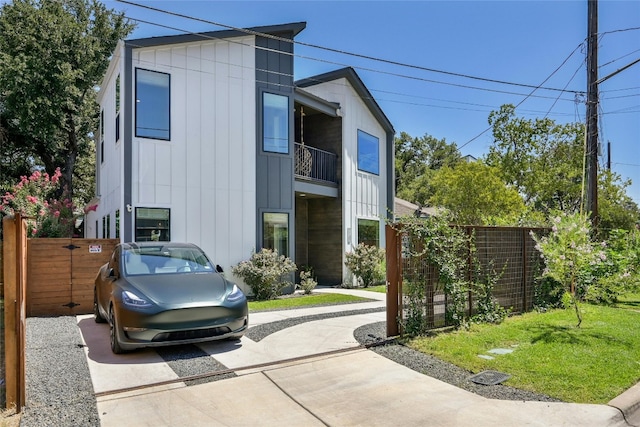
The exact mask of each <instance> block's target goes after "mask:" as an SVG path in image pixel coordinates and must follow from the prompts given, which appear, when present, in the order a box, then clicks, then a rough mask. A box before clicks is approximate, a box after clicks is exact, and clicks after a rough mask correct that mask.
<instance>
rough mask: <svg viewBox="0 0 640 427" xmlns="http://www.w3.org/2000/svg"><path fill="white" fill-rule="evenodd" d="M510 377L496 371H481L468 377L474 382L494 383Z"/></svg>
mask: <svg viewBox="0 0 640 427" xmlns="http://www.w3.org/2000/svg"><path fill="white" fill-rule="evenodd" d="M509 378H511V375H509V374H503V373H502V372H497V371H483V372H480V373H479V374H476V375H474V376H472V377H470V378H469V380H471V381H473V382H474V383H476V384H482V385H496V384H500V383H501V382H503V381H506V380H508V379H509Z"/></svg>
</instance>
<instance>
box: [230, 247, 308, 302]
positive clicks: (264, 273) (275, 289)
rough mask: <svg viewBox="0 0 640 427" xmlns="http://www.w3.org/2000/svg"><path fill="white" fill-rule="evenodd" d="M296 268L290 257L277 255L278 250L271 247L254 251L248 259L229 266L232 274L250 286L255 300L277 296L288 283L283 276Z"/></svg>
mask: <svg viewBox="0 0 640 427" xmlns="http://www.w3.org/2000/svg"><path fill="white" fill-rule="evenodd" d="M296 270H297V267H296V265H295V263H294V262H293V261H291V259H289V258H288V257H286V256H284V255H278V251H276V250H271V249H262V250H260V252H254V253H253V254H252V255H251V258H250V259H249V260H248V261H242V262H240V263H239V264H237V265H234V266H233V267H231V271H232V272H233V274H235V275H236V276H238V277H240V278H242V280H244V282H245V283H246V284H247V285H249V286H251V290H252V291H253V295H254V297H255V299H257V300H269V299H274V298H276V297H277V296H279V295H280V294H281V292H282V289H283V288H285V287H286V286H288V285H290V282H288V281H287V280H286V279H285V276H287V275H289V274H291V273H293V272H294V271H296Z"/></svg>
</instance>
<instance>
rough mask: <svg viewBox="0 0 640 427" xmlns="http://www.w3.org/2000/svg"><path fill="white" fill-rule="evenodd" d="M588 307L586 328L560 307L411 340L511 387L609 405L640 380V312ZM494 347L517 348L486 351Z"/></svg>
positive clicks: (423, 349) (584, 307) (413, 344)
mask: <svg viewBox="0 0 640 427" xmlns="http://www.w3.org/2000/svg"><path fill="white" fill-rule="evenodd" d="M635 301H636V302H637V301H638V299H635ZM581 309H582V311H583V319H584V320H583V322H582V326H581V327H580V328H576V326H575V325H576V324H577V320H576V315H575V311H574V310H573V309H568V310H552V311H549V312H547V313H536V312H533V313H527V314H524V315H521V316H514V317H511V318H508V319H506V320H505V322H503V323H502V324H500V325H487V324H483V325H473V326H472V327H471V328H470V330H468V331H464V330H460V331H455V332H452V333H441V334H437V335H435V336H431V337H419V338H415V339H412V340H410V341H409V342H408V345H409V346H410V347H412V348H414V349H416V350H419V351H421V352H424V353H428V354H432V355H434V356H436V357H438V358H440V359H442V360H445V361H448V362H450V363H453V364H456V365H458V366H460V367H463V368H465V369H468V370H470V371H472V372H473V373H478V372H481V371H484V370H495V371H500V372H504V373H508V374H510V375H511V378H510V379H509V380H508V381H507V382H505V384H506V385H510V386H513V387H517V388H520V389H525V390H531V391H534V392H537V393H543V394H546V395H549V396H552V397H555V398H558V399H561V400H563V401H565V402H578V403H598V404H603V403H607V402H608V401H610V400H611V399H613V398H614V397H616V396H618V395H619V394H620V393H622V392H623V391H625V390H626V389H628V388H629V387H631V386H633V385H634V384H635V383H636V382H638V380H639V379H640V328H638V322H639V321H640V313H639V312H636V311H633V310H625V309H620V308H613V307H602V306H593V305H587V304H582V305H581ZM494 348H506V349H511V350H513V352H512V353H510V354H504V355H492V356H493V357H494V359H493V360H486V359H483V358H480V357H478V356H479V355H488V354H489V353H487V352H488V351H489V350H491V349H494Z"/></svg>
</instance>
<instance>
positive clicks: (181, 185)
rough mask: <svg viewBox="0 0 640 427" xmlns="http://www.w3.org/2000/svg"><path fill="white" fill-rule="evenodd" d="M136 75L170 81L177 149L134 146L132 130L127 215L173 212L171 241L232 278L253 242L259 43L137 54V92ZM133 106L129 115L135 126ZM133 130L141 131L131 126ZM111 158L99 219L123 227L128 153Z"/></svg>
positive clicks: (139, 142)
mask: <svg viewBox="0 0 640 427" xmlns="http://www.w3.org/2000/svg"><path fill="white" fill-rule="evenodd" d="M112 65H113V64H112ZM136 67H139V68H144V69H147V70H154V71H159V72H164V73H169V74H170V75H171V78H170V79H171V80H170V82H171V83H170V84H171V92H170V97H171V99H170V102H171V107H170V108H171V140H170V141H163V140H156V139H148V138H137V137H135V129H133V130H132V132H133V135H132V159H131V161H132V188H131V195H132V207H133V209H132V212H131V213H130V215H134V214H135V208H136V207H145V208H169V209H170V210H171V211H170V215H171V225H170V228H171V230H170V231H171V240H173V241H187V242H192V243H195V244H197V245H199V246H200V247H202V248H203V249H204V250H205V251H206V252H207V254H208V255H209V256H210V258H211V259H212V260H213V261H214V262H215V263H217V264H220V265H222V266H223V267H224V269H225V271H228V272H229V273H230V267H231V265H234V264H236V263H238V262H239V261H241V260H244V259H247V258H248V257H249V256H250V254H251V250H252V249H253V246H254V245H255V236H256V228H255V227H256V226H255V224H256V218H255V215H256V190H255V187H256V182H255V181H256V176H255V152H256V100H255V96H256V95H255V92H256V89H255V52H254V38H253V37H238V38H232V39H225V40H205V41H202V42H195V43H187V44H178V45H170V46H163V47H161V48H141V49H133V52H132V69H131V72H132V75H131V76H130V78H131V79H132V80H131V81H133V82H134V85H135V69H136ZM122 69H124V67H122ZM115 79H116V74H115V73H113V74H112V75H111V77H110V80H108V81H107V85H106V86H105V93H104V95H103V96H102V97H101V104H102V105H103V106H104V107H105V108H111V107H110V102H112V101H110V100H109V97H110V96H111V95H110V93H112V92H113V93H114V94H115V90H110V89H109V87H110V85H112V84H115ZM134 91H135V89H134ZM121 94H122V97H121V102H122V103H123V104H124V90H122V91H121ZM114 96H115V95H114ZM134 97H135V96H134ZM113 102H115V101H113ZM134 103H135V99H133V101H132V105H128V106H126V107H128V113H129V114H132V117H133V114H135V105H134ZM113 108H115V103H113ZM124 108H125V106H124V105H123V107H122V109H123V110H124ZM121 114H123V113H121ZM107 123H109V122H108V120H107ZM133 123H134V125H133V127H134V128H135V118H133ZM123 126H124V122H123V123H122V126H121V133H122V132H124V127H123ZM105 137H107V136H106V135H105ZM107 138H108V137H107ZM121 140H122V138H121ZM98 150H99V147H98ZM105 151H107V150H105ZM108 151H109V152H110V154H109V156H110V157H107V156H106V154H105V163H108V166H106V167H101V169H100V173H101V177H100V181H101V194H100V196H101V202H100V207H99V209H98V212H97V217H98V218H102V216H103V215H104V214H105V212H107V211H109V210H115V209H117V208H119V209H121V217H122V215H123V214H127V213H126V212H125V213H123V212H122V209H125V210H126V208H124V207H123V206H122V203H123V200H124V198H123V192H122V191H121V187H120V183H121V182H123V180H124V174H123V172H122V166H121V165H122V164H123V162H124V160H125V159H124V158H122V152H123V150H121V149H118V147H117V146H116V147H113V144H111V146H110V149H109V150H108ZM118 156H120V159H118ZM116 165H118V166H116ZM112 218H113V214H112ZM94 221H95V220H94ZM99 222H100V221H99ZM122 223H123V222H122V220H121V224H122ZM132 223H133V226H134V227H135V217H132ZM99 226H100V227H101V223H100V225H99ZM112 230H113V225H112ZM112 233H113V232H112ZM131 233H132V235H133V236H135V230H131ZM121 234H123V232H121ZM101 237H102V236H101Z"/></svg>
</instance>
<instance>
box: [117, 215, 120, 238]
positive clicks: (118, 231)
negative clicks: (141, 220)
mask: <svg viewBox="0 0 640 427" xmlns="http://www.w3.org/2000/svg"><path fill="white" fill-rule="evenodd" d="M119 238H120V210H119V209H118V210H117V211H116V239H119Z"/></svg>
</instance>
